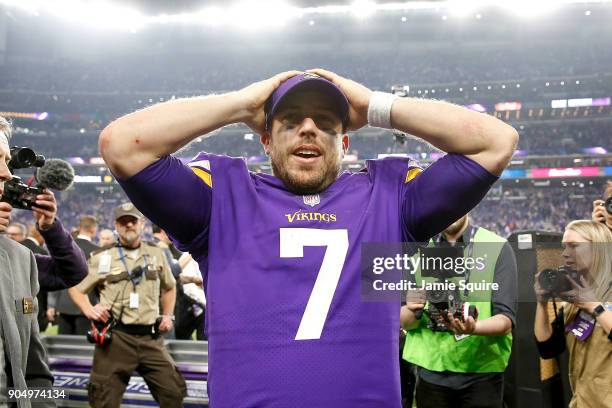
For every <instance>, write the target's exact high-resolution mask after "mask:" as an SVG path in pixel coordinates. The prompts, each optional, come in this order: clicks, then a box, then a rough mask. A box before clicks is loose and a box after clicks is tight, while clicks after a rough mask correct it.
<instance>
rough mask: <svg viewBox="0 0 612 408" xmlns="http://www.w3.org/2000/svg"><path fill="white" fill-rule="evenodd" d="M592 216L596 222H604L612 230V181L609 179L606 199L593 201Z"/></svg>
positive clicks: (605, 194) (605, 193)
mask: <svg viewBox="0 0 612 408" xmlns="http://www.w3.org/2000/svg"><path fill="white" fill-rule="evenodd" d="M591 218H592V220H593V221H595V222H601V223H604V224H605V225H606V226H607V227H608V228H609V229H610V230H612V181H610V180H608V181H607V183H606V188H605V190H604V199H603V200H600V199H597V200H595V201H593V213H592V214H591Z"/></svg>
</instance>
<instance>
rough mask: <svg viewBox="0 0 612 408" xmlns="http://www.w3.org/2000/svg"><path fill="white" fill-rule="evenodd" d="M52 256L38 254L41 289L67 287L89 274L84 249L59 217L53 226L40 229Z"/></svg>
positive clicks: (37, 261)
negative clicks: (75, 240)
mask: <svg viewBox="0 0 612 408" xmlns="http://www.w3.org/2000/svg"><path fill="white" fill-rule="evenodd" d="M40 233H41V234H42V236H43V238H44V239H45V242H46V244H47V248H48V249H49V253H50V256H47V255H36V264H37V266H38V270H39V282H40V286H41V290H45V291H54V290H59V289H66V288H69V287H71V286H74V285H76V284H78V283H79V282H81V281H82V280H83V278H85V276H87V262H86V260H85V255H84V254H83V251H81V249H80V248H79V247H78V245H77V244H76V242H74V240H73V239H72V237H71V236H70V234H69V233H68V231H66V230H65V229H64V227H63V226H62V223H61V221H60V220H59V219H56V220H55V222H54V223H53V225H52V226H51V228H49V229H47V230H40Z"/></svg>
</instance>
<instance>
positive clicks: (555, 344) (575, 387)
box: [534, 220, 612, 408]
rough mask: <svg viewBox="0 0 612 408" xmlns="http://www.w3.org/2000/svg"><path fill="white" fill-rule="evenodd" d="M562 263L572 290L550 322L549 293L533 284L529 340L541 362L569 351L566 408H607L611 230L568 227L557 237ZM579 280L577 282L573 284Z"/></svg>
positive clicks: (611, 372) (611, 402) (611, 401)
mask: <svg viewBox="0 0 612 408" xmlns="http://www.w3.org/2000/svg"><path fill="white" fill-rule="evenodd" d="M563 246H564V251H563V258H564V261H565V265H566V266H567V267H569V268H571V269H574V270H576V271H578V278H577V279H571V278H568V280H569V282H570V284H571V286H572V288H573V289H572V290H569V291H567V292H564V293H562V294H560V295H559V298H561V299H562V300H565V302H564V303H562V304H561V306H560V308H559V311H558V313H557V318H556V319H555V321H553V322H552V323H551V322H550V321H549V318H548V313H547V301H548V299H549V298H550V293H548V292H546V291H545V290H543V289H542V288H541V287H540V284H539V282H538V278H539V275H540V274H538V275H536V283H535V285H534V288H535V292H536V297H537V299H538V305H537V308H536V317H535V336H536V340H537V342H538V349H539V351H540V355H541V356H542V358H553V357H555V356H557V355H559V354H560V353H561V352H563V351H564V350H565V349H566V348H567V350H568V351H569V356H570V358H569V361H570V363H569V380H570V385H571V387H572V391H573V397H572V400H571V401H570V404H569V406H570V408H581V407H589V408H595V407H597V408H599V407H601V408H609V407H612V334H611V333H610V330H611V329H612V302H611V300H612V287H611V284H612V232H610V230H609V229H608V228H607V227H606V226H605V225H604V224H603V223H599V222H595V221H588V220H578V221H572V222H571V223H569V224H568V225H567V227H566V229H565V233H564V234H563ZM577 280H579V282H577Z"/></svg>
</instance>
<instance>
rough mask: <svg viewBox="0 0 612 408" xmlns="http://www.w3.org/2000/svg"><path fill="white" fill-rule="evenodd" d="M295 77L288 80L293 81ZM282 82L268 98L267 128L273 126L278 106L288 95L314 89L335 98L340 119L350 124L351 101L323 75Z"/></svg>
mask: <svg viewBox="0 0 612 408" xmlns="http://www.w3.org/2000/svg"><path fill="white" fill-rule="evenodd" d="M292 79H293V78H290V79H289V80H287V82H289V81H291V80H292ZM283 85H285V84H281V85H280V86H279V87H278V88H277V90H276V91H275V93H274V94H272V96H271V97H270V99H269V100H268V103H267V104H266V105H267V106H266V108H267V109H266V129H267V130H269V129H270V128H271V127H272V119H273V118H274V115H276V113H277V111H278V108H279V107H280V106H281V104H282V103H283V102H284V101H286V100H287V97H289V96H291V95H295V93H296V92H300V91H306V90H313V91H316V92H320V93H322V94H324V95H326V96H328V97H329V98H330V99H331V100H333V104H334V106H335V107H336V108H337V113H338V115H339V116H340V120H341V121H342V125H343V126H346V125H347V124H348V110H349V103H348V99H347V98H346V96H345V95H344V93H343V92H342V91H341V90H340V88H338V87H337V86H336V85H334V84H333V83H331V82H330V81H328V80H327V79H324V78H321V77H315V76H312V77H304V78H302V79H298V80H297V81H296V82H294V83H292V84H286V86H285V87H283Z"/></svg>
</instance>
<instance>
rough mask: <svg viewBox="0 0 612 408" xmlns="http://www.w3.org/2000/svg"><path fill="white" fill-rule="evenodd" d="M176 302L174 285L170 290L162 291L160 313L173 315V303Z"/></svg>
mask: <svg viewBox="0 0 612 408" xmlns="http://www.w3.org/2000/svg"><path fill="white" fill-rule="evenodd" d="M175 303H176V286H175V287H173V288H172V289H170V290H165V291H162V295H161V306H162V315H165V316H171V315H174V304H175Z"/></svg>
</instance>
